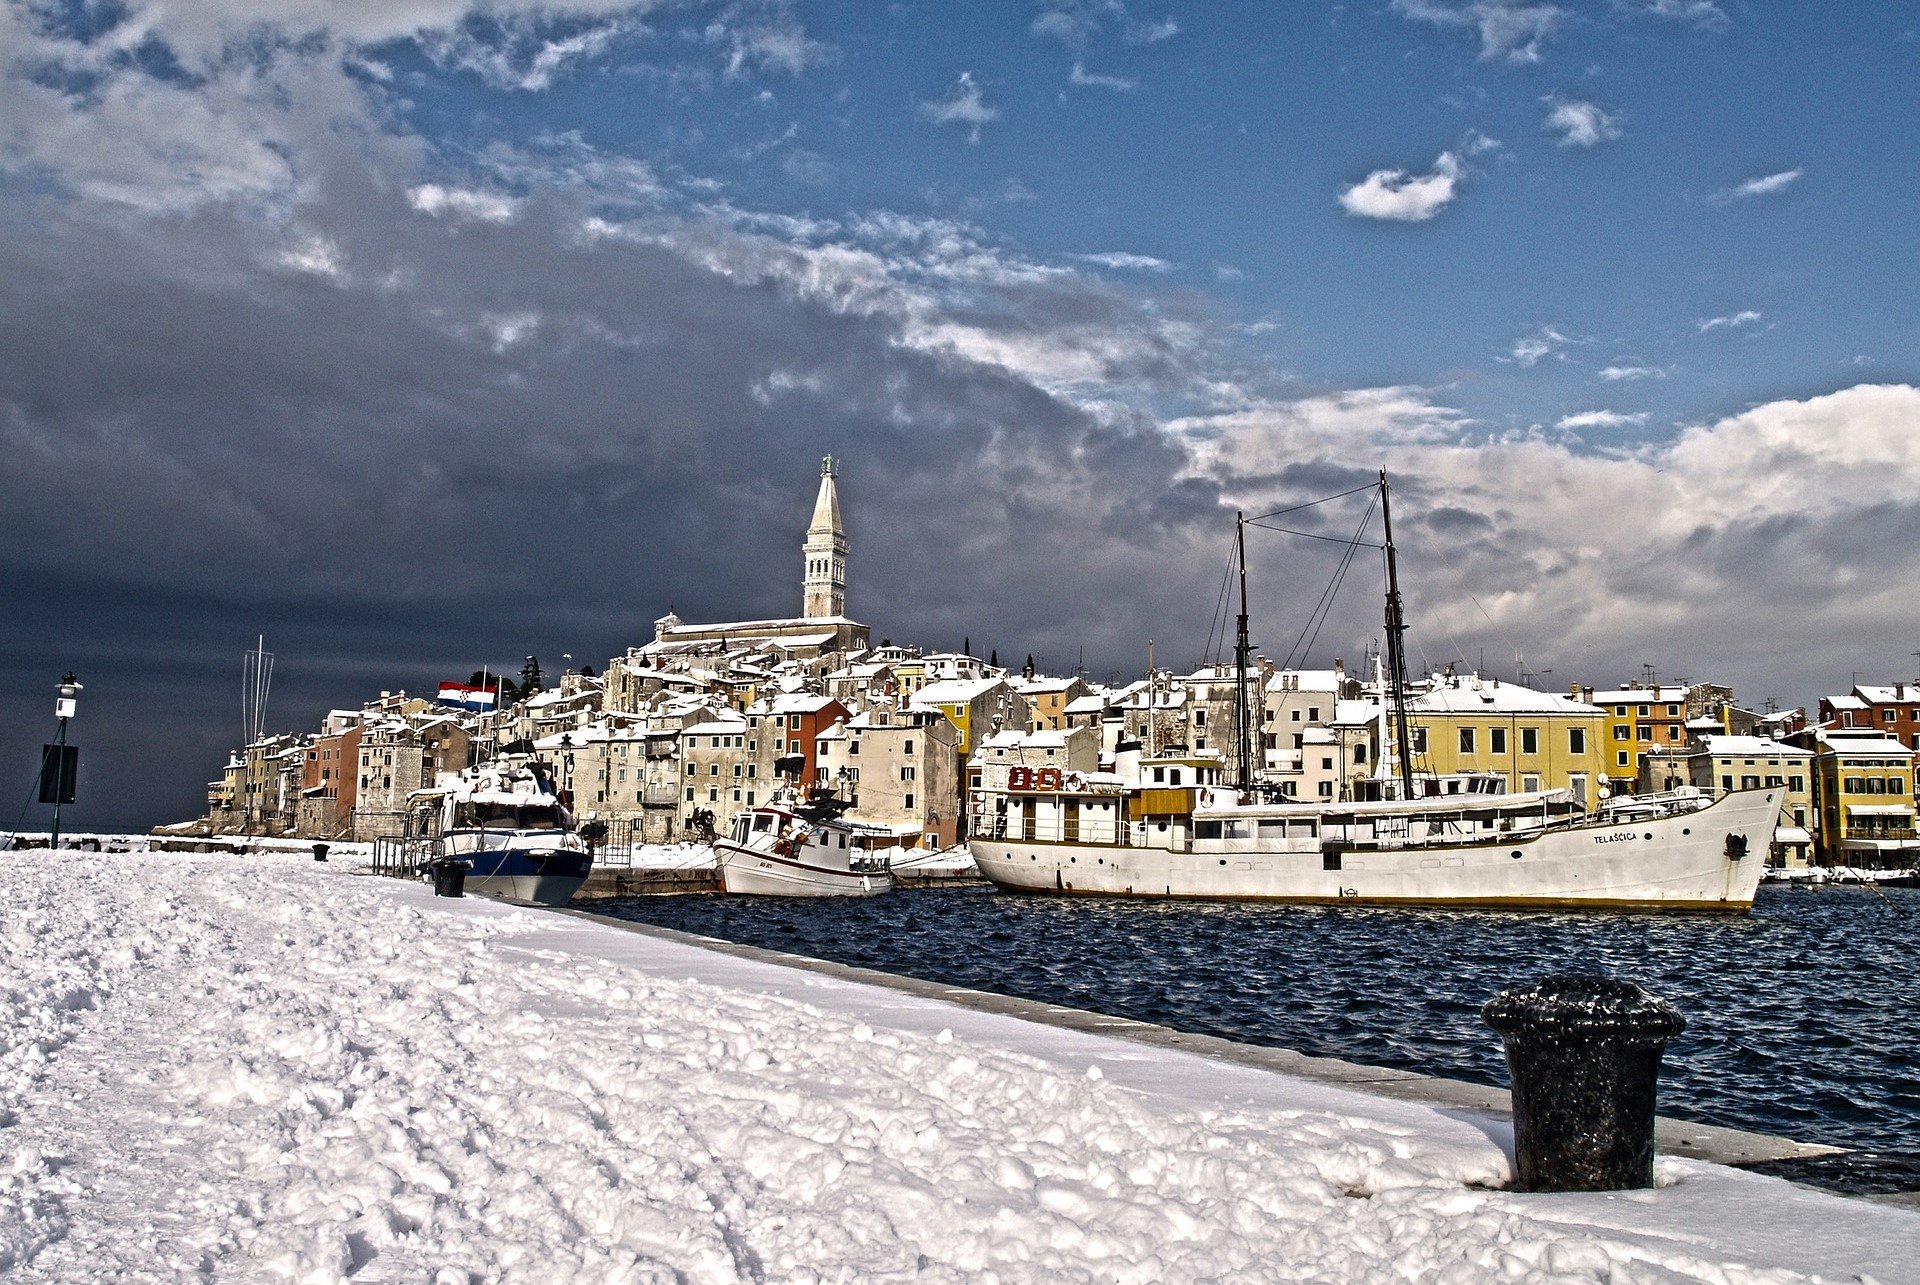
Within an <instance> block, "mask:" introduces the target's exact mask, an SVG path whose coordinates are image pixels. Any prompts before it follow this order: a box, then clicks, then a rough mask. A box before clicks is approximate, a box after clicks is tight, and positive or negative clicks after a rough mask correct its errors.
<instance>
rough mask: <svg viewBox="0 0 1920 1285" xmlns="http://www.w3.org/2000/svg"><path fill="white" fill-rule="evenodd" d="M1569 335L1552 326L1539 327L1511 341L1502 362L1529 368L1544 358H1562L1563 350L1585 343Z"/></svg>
mask: <svg viewBox="0 0 1920 1285" xmlns="http://www.w3.org/2000/svg"><path fill="white" fill-rule="evenodd" d="M1585 342H1587V341H1586V340H1582V339H1576V338H1574V337H1573V336H1571V335H1566V334H1562V333H1561V332H1560V331H1558V330H1556V329H1554V328H1553V327H1552V326H1541V327H1539V328H1538V329H1536V330H1535V331H1533V333H1532V334H1528V335H1522V336H1521V337H1520V338H1518V339H1516V340H1514V341H1513V347H1512V348H1510V349H1508V351H1507V355H1506V356H1505V357H1503V358H1501V360H1502V361H1511V362H1514V363H1516V364H1518V365H1520V366H1524V367H1528V368H1531V367H1533V366H1535V365H1537V364H1538V363H1539V362H1540V360H1541V359H1542V358H1544V357H1554V356H1561V357H1564V350H1565V349H1566V348H1568V347H1569V346H1571V345H1573V344H1578V343H1585Z"/></svg>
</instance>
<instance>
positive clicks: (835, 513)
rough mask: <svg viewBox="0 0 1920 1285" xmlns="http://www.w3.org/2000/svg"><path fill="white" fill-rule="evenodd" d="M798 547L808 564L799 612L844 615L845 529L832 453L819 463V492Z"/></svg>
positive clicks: (812, 615) (812, 617)
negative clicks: (811, 518) (805, 539)
mask: <svg viewBox="0 0 1920 1285" xmlns="http://www.w3.org/2000/svg"><path fill="white" fill-rule="evenodd" d="M801 548H802V550H803V552H804V554H805V557H806V567H807V574H806V578H805V580H804V584H805V586H806V609H805V611H803V612H802V613H801V614H802V615H804V616H805V617H806V618H807V619H809V620H819V619H822V618H824V617H828V616H844V615H846V614H847V532H846V528H845V527H843V526H842V525H841V524H840V492H839V490H838V488H836V487H835V485H834V471H833V456H831V455H829V456H827V457H826V458H825V459H824V460H822V461H821V462H820V495H819V498H817V499H816V500H814V502H813V521H812V522H810V523H808V524H807V542H806V543H805V544H804V545H802V546H801Z"/></svg>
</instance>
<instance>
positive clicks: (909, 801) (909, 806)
mask: <svg viewBox="0 0 1920 1285" xmlns="http://www.w3.org/2000/svg"><path fill="white" fill-rule="evenodd" d="M906 806H907V808H908V809H909V810H911V809H912V807H913V796H912V795H911V794H909V795H908V796H907V803H906Z"/></svg>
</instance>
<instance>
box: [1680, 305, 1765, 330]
mask: <svg viewBox="0 0 1920 1285" xmlns="http://www.w3.org/2000/svg"><path fill="white" fill-rule="evenodd" d="M1758 320H1760V314H1759V313H1757V312H1754V311H1753V310H1752V309H1750V308H1749V309H1743V310H1742V311H1740V312H1730V313H1728V314H1727V315H1725V316H1724V317H1707V318H1705V319H1704V320H1701V321H1697V322H1695V323H1694V325H1696V326H1697V327H1699V330H1700V333H1701V334H1703V335H1704V334H1706V333H1707V332H1708V331H1709V330H1738V329H1739V328H1740V327H1742V326H1751V325H1752V324H1753V323H1754V322H1756V321H1758Z"/></svg>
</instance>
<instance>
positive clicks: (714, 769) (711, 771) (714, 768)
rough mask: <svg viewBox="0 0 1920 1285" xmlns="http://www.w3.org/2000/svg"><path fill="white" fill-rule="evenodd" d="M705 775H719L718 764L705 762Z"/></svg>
mask: <svg viewBox="0 0 1920 1285" xmlns="http://www.w3.org/2000/svg"><path fill="white" fill-rule="evenodd" d="M707 775H708V776H719V775H720V765H719V764H718V763H709V764H707Z"/></svg>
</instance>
